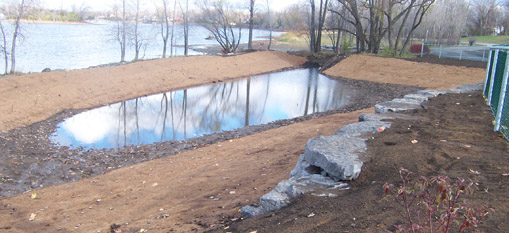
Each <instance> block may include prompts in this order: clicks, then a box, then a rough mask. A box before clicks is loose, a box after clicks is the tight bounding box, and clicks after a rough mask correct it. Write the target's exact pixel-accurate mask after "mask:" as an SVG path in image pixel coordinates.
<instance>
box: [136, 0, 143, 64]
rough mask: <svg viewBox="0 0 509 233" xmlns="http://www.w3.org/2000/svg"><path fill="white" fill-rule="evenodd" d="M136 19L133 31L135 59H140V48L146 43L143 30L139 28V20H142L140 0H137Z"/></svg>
mask: <svg viewBox="0 0 509 233" xmlns="http://www.w3.org/2000/svg"><path fill="white" fill-rule="evenodd" d="M135 11H136V14H135V20H134V28H133V29H134V33H133V42H134V51H135V55H134V60H138V59H139V57H140V50H141V48H142V47H143V45H145V44H146V42H145V40H144V39H143V38H142V35H141V32H140V31H139V30H138V28H139V27H138V26H139V22H140V0H136V2H135Z"/></svg>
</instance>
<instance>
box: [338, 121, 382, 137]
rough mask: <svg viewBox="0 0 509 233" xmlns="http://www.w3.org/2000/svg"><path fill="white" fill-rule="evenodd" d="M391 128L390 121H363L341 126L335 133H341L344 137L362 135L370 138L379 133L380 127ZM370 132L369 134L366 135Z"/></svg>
mask: <svg viewBox="0 0 509 233" xmlns="http://www.w3.org/2000/svg"><path fill="white" fill-rule="evenodd" d="M381 127H383V128H389V127H391V123H390V122H384V121H362V122H356V123H352V124H348V125H345V126H343V127H341V129H339V130H338V131H337V132H335V133H334V135H341V136H343V137H348V138H350V137H361V138H364V139H366V138H368V137H369V136H371V134H375V133H378V132H379V131H378V130H379V128H381ZM367 134H369V135H368V136H365V135H367ZM362 136H364V137H362Z"/></svg>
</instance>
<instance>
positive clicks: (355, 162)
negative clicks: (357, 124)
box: [304, 135, 367, 181]
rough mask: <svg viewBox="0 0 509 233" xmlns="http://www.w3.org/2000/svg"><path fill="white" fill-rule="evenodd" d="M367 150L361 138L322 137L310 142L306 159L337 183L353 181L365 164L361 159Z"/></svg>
mask: <svg viewBox="0 0 509 233" xmlns="http://www.w3.org/2000/svg"><path fill="white" fill-rule="evenodd" d="M366 150H367V146H366V143H365V142H364V140H362V139H360V138H349V137H344V136H341V135H332V136H320V137H316V138H312V139H310V140H309V141H308V143H307V144H306V151H305V153H304V159H305V160H306V161H307V162H308V163H309V164H311V165H313V166H316V167H319V168H321V169H323V171H324V172H325V173H326V174H327V175H328V176H329V177H331V178H332V179H334V180H335V181H340V180H353V179H356V178H357V177H358V176H359V174H360V172H361V167H362V164H363V162H362V161H361V160H360V159H359V157H360V156H361V155H363V153H364V152H365V151H366Z"/></svg>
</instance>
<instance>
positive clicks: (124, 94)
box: [0, 52, 305, 130]
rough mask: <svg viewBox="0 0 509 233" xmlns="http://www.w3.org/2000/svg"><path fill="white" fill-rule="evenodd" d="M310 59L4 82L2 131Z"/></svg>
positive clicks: (211, 62) (142, 65) (110, 70)
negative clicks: (65, 113) (66, 112)
mask: <svg viewBox="0 0 509 233" xmlns="http://www.w3.org/2000/svg"><path fill="white" fill-rule="evenodd" d="M304 62H305V59H304V58H301V57H296V56H290V55H287V54H285V53H280V52H258V53H248V54H243V55H239V56H227V57H218V56H196V57H178V58H167V59H157V60H150V61H140V62H134V63H130V64H127V65H122V66H112V67H104V68H94V69H81V70H73V71H59V72H48V73H34V74H26V75H22V76H16V77H9V78H0V99H2V100H3V102H2V104H1V105H0V112H1V113H2V114H1V115H0V130H8V129H12V128H15V127H19V126H26V125H29V124H32V123H34V122H38V121H41V120H44V119H46V118H48V117H50V116H52V115H54V114H56V113H58V112H61V111H62V110H67V109H88V108H91V107H97V106H101V105H105V104H109V103H115V102H119V101H122V100H127V99H132V98H136V97H139V96H144V95H149V94H154V93H161V92H166V91H169V90H174V89H178V88H183V87H190V86H196V85H199V84H203V83H211V82H213V81H218V80H222V81H224V80H228V79H232V78H239V77H244V76H249V75H254V74H260V73H267V72H271V71H276V70H281V69H285V68H289V67H294V66H297V65H300V64H302V63H304Z"/></svg>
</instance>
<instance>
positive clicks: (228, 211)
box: [0, 53, 502, 232]
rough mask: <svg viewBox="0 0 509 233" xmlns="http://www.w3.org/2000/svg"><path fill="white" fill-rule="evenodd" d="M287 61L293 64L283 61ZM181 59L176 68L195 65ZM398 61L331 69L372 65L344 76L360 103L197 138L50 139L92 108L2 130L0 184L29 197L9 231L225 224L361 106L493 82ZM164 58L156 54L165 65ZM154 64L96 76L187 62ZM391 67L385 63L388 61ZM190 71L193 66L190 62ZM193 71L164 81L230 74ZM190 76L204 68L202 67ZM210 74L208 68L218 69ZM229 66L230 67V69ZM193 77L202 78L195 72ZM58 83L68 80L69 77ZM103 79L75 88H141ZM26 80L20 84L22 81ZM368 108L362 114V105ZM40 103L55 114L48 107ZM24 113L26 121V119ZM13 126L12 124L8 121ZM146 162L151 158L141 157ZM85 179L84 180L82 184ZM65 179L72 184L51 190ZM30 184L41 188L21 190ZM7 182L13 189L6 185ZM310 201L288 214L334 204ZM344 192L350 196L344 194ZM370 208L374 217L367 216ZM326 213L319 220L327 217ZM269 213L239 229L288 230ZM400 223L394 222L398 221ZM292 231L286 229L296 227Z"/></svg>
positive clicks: (356, 61) (13, 201)
mask: <svg viewBox="0 0 509 233" xmlns="http://www.w3.org/2000/svg"><path fill="white" fill-rule="evenodd" d="M195 59H198V60H201V61H207V62H209V63H208V64H209V65H208V66H206V67H202V68H203V69H210V70H215V69H216V67H215V66H218V68H217V70H220V67H221V66H222V64H221V63H222V61H224V60H223V59H214V58H195ZM281 59H283V60H284V62H283V63H281V62H279V63H278V61H280V60H281ZM177 60H178V61H177V62H176V64H179V63H178V62H180V61H185V60H179V59H177ZM232 60H233V61H235V64H232V65H235V66H238V67H239V68H242V69H239V70H237V73H239V72H240V73H242V72H252V71H251V70H250V69H249V64H250V62H253V61H260V60H262V61H263V63H264V64H270V65H271V67H273V68H276V69H281V68H277V67H285V66H289V65H291V64H296V63H302V62H301V60H299V59H298V58H294V57H288V56H285V55H280V54H274V53H262V54H260V53H255V54H251V55H249V56H238V57H235V58H234V59H232ZM232 60H229V61H232ZM388 60H389V62H387V59H384V58H377V57H372V56H358V55H357V56H354V57H351V58H350V57H349V58H347V59H346V60H345V61H347V62H346V64H349V65H348V66H344V65H342V63H343V62H341V63H339V64H338V65H336V66H333V67H332V68H331V70H332V69H333V70H334V71H331V72H332V73H331V75H332V76H335V77H340V76H342V75H343V74H349V75H350V76H352V75H354V74H355V73H354V72H350V73H348V72H343V70H344V69H347V70H346V71H348V67H350V66H353V67H356V66H363V70H362V71H363V72H362V75H361V76H357V77H354V76H352V77H350V76H349V77H348V78H349V79H343V81H344V82H349V83H351V84H352V85H354V86H355V87H356V88H355V89H356V91H357V97H362V98H357V100H356V101H352V102H351V103H350V105H348V106H347V107H346V108H345V109H342V110H339V111H336V112H329V113H321V114H316V115H312V116H308V117H306V118H299V119H293V120H287V121H279V122H275V123H271V124H267V125H264V126H259V127H249V128H244V129H240V130H237V131H233V132H226V133H223V134H214V135H211V136H205V137H202V138H197V139H193V140H188V141H185V142H173V143H172V142H167V143H158V144H152V145H146V146H138V147H128V148H125V149H124V150H120V151H117V150H91V151H81V152H80V150H70V149H68V148H58V147H55V146H54V145H51V144H49V143H48V139H47V136H48V135H49V134H50V133H51V132H52V130H54V126H55V125H56V124H57V123H58V122H60V121H61V120H62V119H64V118H65V117H66V116H70V115H72V114H73V113H76V112H79V111H81V110H66V111H65V112H63V113H61V114H58V115H53V116H52V117H51V118H49V119H46V120H43V121H40V122H38V123H35V124H27V125H26V126H24V127H15V128H14V129H11V130H9V131H6V132H5V131H4V132H3V133H2V134H1V135H0V154H1V155H2V156H4V157H3V159H2V160H0V161H1V163H2V164H0V165H1V169H2V170H1V174H2V175H1V176H2V178H3V179H2V183H1V186H0V188H1V189H2V195H13V194H18V195H14V196H10V197H4V198H1V199H0V216H2V218H1V220H0V229H4V230H7V232H55V231H59V232H69V231H81V232H106V231H109V230H110V228H111V226H114V227H113V228H117V226H118V229H120V230H122V231H123V232H139V231H140V230H141V229H144V230H149V232H168V231H177V232H190V231H206V230H210V229H218V230H224V229H225V226H224V224H226V223H228V224H229V223H232V222H234V221H238V220H239V216H240V213H239V209H240V208H241V207H242V206H244V205H246V204H250V203H253V202H255V201H256V200H257V199H258V198H259V197H260V196H261V195H263V194H264V193H266V192H267V191H268V190H270V189H271V188H273V187H274V186H275V185H276V184H277V183H278V182H279V181H281V180H283V179H286V178H287V177H288V174H289V171H290V170H291V169H293V167H294V166H295V163H296V162H297V158H298V156H299V155H300V154H301V153H303V148H304V145H305V143H306V141H307V140H308V139H309V138H312V137H316V136H318V135H330V134H332V133H333V132H334V131H336V130H338V129H339V128H340V127H341V126H342V125H344V124H348V123H351V122H355V121H357V117H358V115H359V113H361V112H372V111H373V110H372V109H365V108H366V107H370V106H373V105H374V103H376V102H380V101H383V100H387V99H392V98H395V97H398V96H402V95H403V94H405V93H408V92H412V91H415V90H418V89H422V88H431V87H435V86H437V85H442V87H443V88H448V87H449V86H452V85H454V86H458V85H462V84H465V83H472V82H475V83H477V82H479V81H482V79H483V77H482V75H479V74H482V72H483V71H482V69H476V68H463V69H455V68H453V67H451V66H441V65H430V64H429V63H415V62H408V61H403V60H398V59H388ZM168 61H172V60H168ZM152 62H155V63H154V64H155V66H154V64H153V63H152ZM152 62H150V61H149V62H147V63H142V64H137V65H130V66H127V67H123V66H118V67H116V68H105V69H104V70H102V69H99V70H93V71H92V72H93V73H95V74H103V73H106V74H108V73H111V72H113V73H114V74H115V78H116V79H115V80H116V82H118V83H132V82H136V81H137V80H138V79H139V78H138V75H140V74H141V73H140V72H142V71H139V72H138V71H137V69H138V68H140V67H152V68H154V69H156V68H157V67H158V65H159V66H160V69H159V70H157V69H156V70H151V73H152V74H156V76H157V75H159V76H158V77H159V78H161V76H162V74H164V72H170V73H171V72H172V71H171V69H177V70H178V69H179V68H178V67H175V66H173V68H171V67H170V69H167V68H164V69H163V66H162V65H163V63H164V62H166V61H152ZM169 63H171V64H175V63H173V62H169ZM236 64H237V65H236ZM380 64H383V65H381V66H380ZM484 65H485V64H484ZM479 66H482V65H479ZM186 67H187V68H189V66H186ZM408 67H413V68H414V69H419V70H425V71H427V72H428V73H435V74H437V75H442V74H447V75H448V76H447V78H446V77H441V80H442V81H441V82H437V80H434V79H432V80H426V79H425V78H424V80H420V82H419V85H417V84H416V82H414V81H415V80H414V79H415V77H419V74H412V73H411V72H406V73H405V75H398V74H397V72H394V71H395V70H405V69H407V68H408ZM256 68H258V69H259V70H264V69H263V68H264V67H263V66H256V67H253V69H256ZM265 68H266V67H265ZM384 68H385V69H384ZM126 70H127V71H126ZM133 71H136V73H134V74H133V75H129V72H133ZM184 71H185V69H184V70H183V71H182V72H179V75H177V76H176V77H175V79H174V80H172V81H171V82H170V83H169V84H168V83H167V84H166V85H169V86H167V87H164V88H165V89H167V88H177V87H178V83H179V80H184V81H186V83H188V84H189V85H195V83H197V82H200V80H201V82H202V83H207V82H210V81H211V80H217V79H218V78H217V76H213V75H206V77H205V78H203V79H199V80H197V78H196V77H194V76H190V75H189V74H186V73H185V72H184ZM188 71H189V70H188ZM451 71H452V72H451ZM126 72H127V73H126ZM189 72H191V73H192V71H189ZM200 72H206V70H201V71H200ZM86 73H87V71H80V72H77V73H76V74H77V75H78V77H86ZM217 74H222V73H221V72H218V73H217ZM384 74H385V75H384ZM67 75H69V74H67ZM83 75H84V76H83ZM131 76H132V77H131ZM240 76H242V75H240ZM240 76H239V77H240ZM380 76H382V78H381V77H380ZM466 76H468V77H466ZM162 77H164V76H162ZM190 77H194V78H193V79H189V78H190ZM383 77H385V79H383ZM228 78H231V77H230V76H228V75H226V76H224V77H221V78H220V79H228ZM31 79H34V80H35V81H38V82H37V83H38V84H39V85H42V84H47V83H48V82H45V81H46V80H47V79H45V77H44V75H41V76H38V75H32V77H29V78H27V79H26V80H28V81H30V80H31ZM51 80H52V82H57V83H58V82H59V81H58V80H59V79H51ZM61 80H64V79H61ZM366 80H369V81H366ZM8 81H15V80H8ZM73 81H74V80H73ZM76 81H78V79H76ZM163 81H164V80H163ZM370 81H375V82H370ZM426 81H427V82H426ZM102 82H104V83H108V80H100V79H94V82H83V81H79V82H76V83H77V84H74V85H77V86H78V87H79V86H80V85H88V86H87V89H86V90H87V91H90V92H93V91H96V92H97V91H99V92H98V93H96V95H98V96H99V97H100V98H102V99H103V100H102V101H105V100H107V101H106V102H104V103H103V104H105V103H110V101H113V100H114V99H116V98H119V96H120V97H122V96H126V95H129V94H132V93H129V90H128V91H125V90H122V89H121V88H116V89H115V93H116V95H110V96H104V95H102V94H101V88H103V87H102V85H103V84H102ZM147 82H148V83H144V85H141V86H137V87H136V86H131V85H129V87H130V88H131V89H132V90H135V91H136V92H137V93H150V92H151V91H153V89H154V87H153V85H154V84H153V83H152V84H151V83H150V80H149V81H147ZM13 83H14V82H13ZM387 83H392V84H387ZM71 84H72V83H71ZM51 85H54V84H51ZM66 85H67V88H69V87H70V88H75V87H74V86H73V85H70V84H69V83H67V84H66ZM410 86H415V87H410ZM17 87H18V86H17V85H16V86H13V87H12V88H17ZM64 87H65V85H64ZM96 87H97V88H96ZM158 88H161V87H158ZM27 89H29V88H27ZM51 91H54V90H49V94H50V95H49V96H52V97H51V98H52V99H55V100H57V101H56V102H51V103H49V104H53V105H52V107H51V108H49V109H50V110H51V109H52V108H53V107H54V106H58V105H59V104H60V103H61V102H62V100H60V98H59V97H56V96H57V94H58V92H51ZM57 91H58V90H57ZM17 92H19V89H18V90H14V89H13V93H17ZM47 92H48V90H47ZM66 94H69V93H66ZM78 97H79V96H78ZM78 97H77V98H78ZM6 98H8V97H6ZM12 98H15V96H14V97H12ZM36 100H37V99H36ZM6 101H7V102H13V103H14V102H16V101H17V100H16V99H14V100H10V99H6ZM30 101H32V100H31V99H30V100H29V101H28V103H29V104H27V107H30V104H32V103H31V102H30ZM96 102H97V103H99V102H101V100H98V99H96V100H95V101H88V102H86V103H84V104H88V105H94V104H97V103H96ZM67 104H68V103H67ZM65 106H69V105H65ZM71 106H72V104H71ZM28 109H29V108H27V112H28ZM358 109H362V110H359V111H354V110H358ZM38 110H39V111H43V110H44V106H42V108H39V109H38ZM46 110H47V109H46ZM51 111H53V110H51ZM352 111H354V112H352ZM27 112H25V114H21V113H18V114H20V115H16V114H15V113H13V114H11V116H9V117H10V118H8V121H16V122H18V123H17V124H23V122H30V121H36V120H34V119H39V118H41V116H40V114H35V115H34V116H32V115H30V114H26V113H27ZM342 112H345V113H342ZM11 113H12V112H11ZM43 114H44V115H47V114H48V113H47V112H43ZM18 119H23V120H21V121H19V120H18ZM1 123H3V125H6V124H5V123H6V122H1ZM388 132H390V131H388ZM247 135H249V136H247ZM405 136H407V135H405ZM177 154H178V155H177ZM388 158H390V157H388ZM147 160H150V161H147ZM142 161H147V162H143V163H140V162H142ZM373 161H376V160H375V159H374V160H373ZM387 163H390V162H387ZM370 164H376V163H375V162H373V163H368V164H367V168H366V169H367V171H369V169H371V168H369V166H370ZM119 167H121V168H119ZM385 172H387V171H385ZM103 173H104V174H103ZM388 173H389V174H392V173H393V172H392V171H389V172H388ZM5 174H8V175H5ZM100 174H103V175H100ZM367 174H369V172H368V173H367ZM40 177H43V179H42V178H40ZM87 177H90V178H87ZM363 177H364V176H363V175H361V178H360V179H359V180H358V181H356V182H357V183H356V182H353V183H352V187H353V189H352V191H353V190H360V188H357V187H360V185H361V184H364V183H363V182H368V181H363V179H364V178H363ZM73 180H77V181H75V182H70V181H73ZM369 182H371V181H369ZM55 183H66V184H63V185H54V186H49V187H48V185H51V184H55ZM41 185H42V186H43V188H41ZM373 187H375V186H373ZM377 187H378V186H377ZM34 188H35V189H34ZM27 189H34V190H31V191H29V192H26V193H23V194H19V193H21V192H23V191H24V190H27ZM4 190H6V191H5V192H4ZM375 191H377V190H374V191H369V193H374V192H375ZM358 192H359V193H360V192H361V191H358ZM348 193H350V192H348ZM352 195H354V194H352ZM309 198H311V199H309ZM308 199H309V200H311V201H310V202H308V204H306V205H307V206H308V208H309V209H303V211H302V212H299V213H297V212H294V213H284V214H281V215H279V216H280V217H281V216H282V217H284V216H292V215H291V214H301V215H302V214H303V213H304V212H306V211H307V210H310V209H312V208H316V209H321V207H320V205H322V204H323V203H322V204H320V203H321V202H323V201H324V200H326V201H328V200H332V199H313V198H312V197H308V196H305V197H303V199H302V200H304V201H305V200H308ZM337 200H339V199H334V200H332V201H337ZM500 200H502V199H500ZM350 203H352V202H350ZM329 204H331V203H329ZM324 205H327V203H325V204H324ZM292 206H294V205H292ZM292 206H290V208H292ZM295 206H298V205H295ZM315 206H318V207H315ZM332 206H334V205H332ZM363 206H364V205H363ZM365 206H366V208H368V209H373V208H379V206H378V204H377V203H376V202H368V203H367V204H365ZM323 208H326V207H323ZM349 208H354V209H355V210H359V209H361V206H354V205H351V206H349ZM329 210H330V212H328V213H331V214H332V215H331V216H334V218H336V217H338V216H339V215H340V214H341V215H343V213H342V212H337V211H333V210H331V209H329ZM355 212H357V211H355ZM315 213H316V212H315ZM352 213H353V212H352ZM359 213H361V214H362V212H359ZM316 215H317V216H316V217H318V214H316ZM368 215H369V214H368ZM270 216H271V215H269V218H268V219H271V218H272V219H276V218H273V217H274V216H272V217H270ZM320 216H321V217H319V218H313V221H312V222H308V223H307V224H306V225H302V226H303V227H302V228H299V229H298V230H297V229H296V228H293V230H292V229H290V228H288V230H287V231H289V232H291V231H295V230H297V231H305V230H306V229H320V228H319V225H320V224H322V223H325V222H327V221H328V220H329V219H330V218H328V217H326V216H324V215H320ZM366 216H367V215H366ZM31 217H33V218H31ZM265 217H267V216H265ZM260 219H263V218H259V219H258V220H257V221H253V220H247V221H243V222H242V223H241V225H234V226H231V228H230V229H239V230H240V231H243V230H241V229H260V231H263V228H261V227H260V226H262V224H265V225H264V226H267V227H269V226H271V227H277V223H279V222H275V221H271V220H270V221H268V222H263V221H262V220H260ZM366 222H367V223H366V226H369V227H372V226H371V225H369V224H371V223H369V222H370V221H368V220H366ZM113 224H115V225H113ZM242 224H246V225H242ZM271 224H272V225H271ZM389 225H390V224H389V223H387V226H389ZM369 227H367V228H366V229H375V230H374V231H379V230H381V231H385V229H384V227H385V225H383V226H382V227H380V228H377V227H374V228H369ZM268 229H269V230H268V231H272V230H279V228H268ZM338 229H340V230H341V229H346V228H341V227H339V226H337V225H336V226H333V227H332V228H326V229H325V228H324V229H323V230H318V231H334V232H337V231H338ZM280 230H281V231H284V230H285V229H280ZM225 231H230V230H225ZM347 231H351V229H347ZM368 231H369V230H368Z"/></svg>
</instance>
